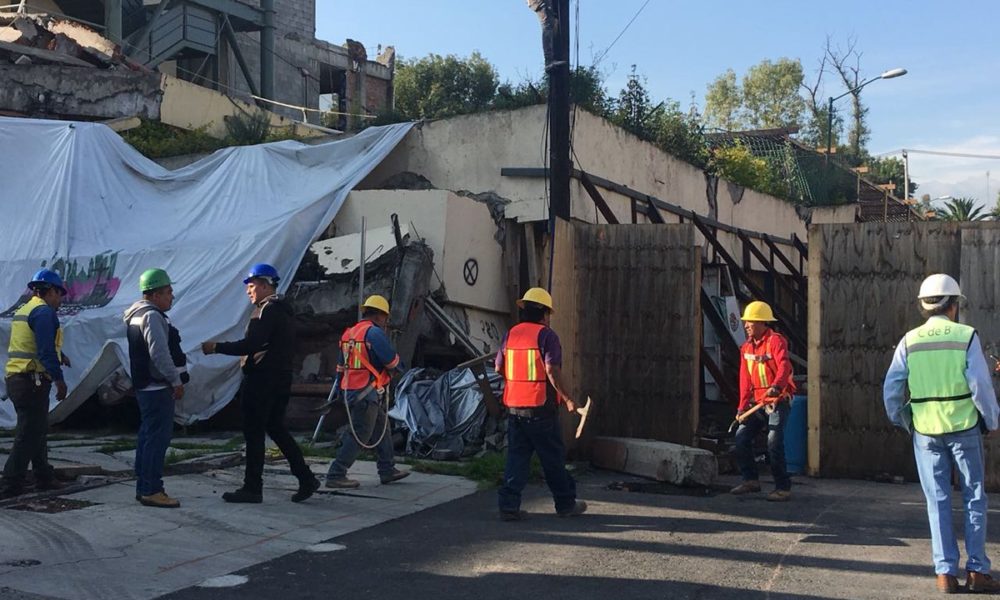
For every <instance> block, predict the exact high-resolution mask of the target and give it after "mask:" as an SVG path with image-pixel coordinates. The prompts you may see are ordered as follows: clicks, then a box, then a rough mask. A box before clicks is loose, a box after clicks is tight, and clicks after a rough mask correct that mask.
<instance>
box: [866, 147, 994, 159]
mask: <svg viewBox="0 0 1000 600" xmlns="http://www.w3.org/2000/svg"><path fill="white" fill-rule="evenodd" d="M902 152H907V153H913V154H933V155H935V156H953V157H956V158H986V159H990V160H1000V154H972V153H970V152H945V151H943V150H911V149H909V148H900V149H899V150H892V151H891V152H880V153H879V154H876V155H875V156H889V155H892V154H900V153H902Z"/></svg>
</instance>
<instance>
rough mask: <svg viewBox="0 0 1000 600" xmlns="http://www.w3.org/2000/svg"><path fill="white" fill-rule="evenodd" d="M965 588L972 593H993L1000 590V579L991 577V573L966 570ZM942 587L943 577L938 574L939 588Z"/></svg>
mask: <svg viewBox="0 0 1000 600" xmlns="http://www.w3.org/2000/svg"><path fill="white" fill-rule="evenodd" d="M966 574H967V575H968V577H966V579H965V589H966V591H968V592H969V593H970V594H992V593H995V592H1000V581H997V580H996V579H993V578H992V577H990V574H989V573H977V572H976V571H966ZM940 588H941V577H940V576H938V589H940Z"/></svg>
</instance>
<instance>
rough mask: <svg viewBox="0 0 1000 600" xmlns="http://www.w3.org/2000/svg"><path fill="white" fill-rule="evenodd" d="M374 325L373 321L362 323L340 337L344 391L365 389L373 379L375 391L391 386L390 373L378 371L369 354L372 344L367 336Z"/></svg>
mask: <svg viewBox="0 0 1000 600" xmlns="http://www.w3.org/2000/svg"><path fill="white" fill-rule="evenodd" d="M374 325H375V324H374V323H372V322H371V321H360V322H359V323H358V324H356V325H354V326H353V327H348V328H347V330H346V331H344V335H342V336H341V337H340V351H341V352H342V353H343V356H344V370H343V372H342V374H341V377H340V388H341V389H343V390H346V391H353V390H360V389H364V388H365V387H367V385H368V383H369V382H371V381H372V378H373V377H374V380H375V389H377V390H379V391H381V390H382V389H383V388H385V386H387V385H388V384H389V381H390V379H391V377H390V376H389V371H388V370H387V369H382V370H379V369H376V368H375V366H374V365H373V364H372V361H371V355H370V354H369V352H368V350H369V349H370V344H369V343H368V342H367V341H366V340H365V336H366V335H367V334H368V330H369V329H371V328H372V327H373V326H374Z"/></svg>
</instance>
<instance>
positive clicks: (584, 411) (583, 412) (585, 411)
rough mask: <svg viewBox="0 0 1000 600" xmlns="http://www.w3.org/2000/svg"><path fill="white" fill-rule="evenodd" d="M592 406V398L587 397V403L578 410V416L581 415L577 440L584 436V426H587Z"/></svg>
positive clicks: (577, 429) (577, 427) (577, 428)
mask: <svg viewBox="0 0 1000 600" xmlns="http://www.w3.org/2000/svg"><path fill="white" fill-rule="evenodd" d="M592 404H593V402H592V401H591V400H590V396H587V403H586V404H584V405H583V406H582V407H580V408H578V409H576V414H578V415H580V423H579V424H578V425H577V426H576V439H580V436H581V435H583V426H584V425H586V424H587V416H588V415H589V414H590V406H591V405H592Z"/></svg>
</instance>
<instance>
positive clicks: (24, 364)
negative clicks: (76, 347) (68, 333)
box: [5, 296, 63, 375]
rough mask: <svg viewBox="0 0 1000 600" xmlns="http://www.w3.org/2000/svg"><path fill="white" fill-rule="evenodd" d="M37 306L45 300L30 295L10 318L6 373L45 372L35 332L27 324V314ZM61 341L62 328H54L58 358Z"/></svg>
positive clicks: (59, 356) (58, 356) (60, 351)
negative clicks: (39, 356) (39, 357)
mask: <svg viewBox="0 0 1000 600" xmlns="http://www.w3.org/2000/svg"><path fill="white" fill-rule="evenodd" d="M39 306H45V301H44V300H42V299H41V298H39V297H38V296H32V298H31V300H28V301H27V302H26V303H25V304H24V306H22V307H21V308H19V309H17V311H16V312H15V313H14V316H13V317H12V318H11V324H10V345H9V346H8V347H7V358H8V360H7V367H6V369H5V372H6V375H13V374H15V373H44V372H45V367H43V366H42V363H40V362H39V361H38V346H37V345H36V343H35V332H34V331H32V330H31V327H30V326H29V325H28V315H30V314H31V311H33V310H35V309H36V308H38V307H39ZM62 342H63V336H62V328H59V329H56V357H57V358H60V359H61V358H62Z"/></svg>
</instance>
